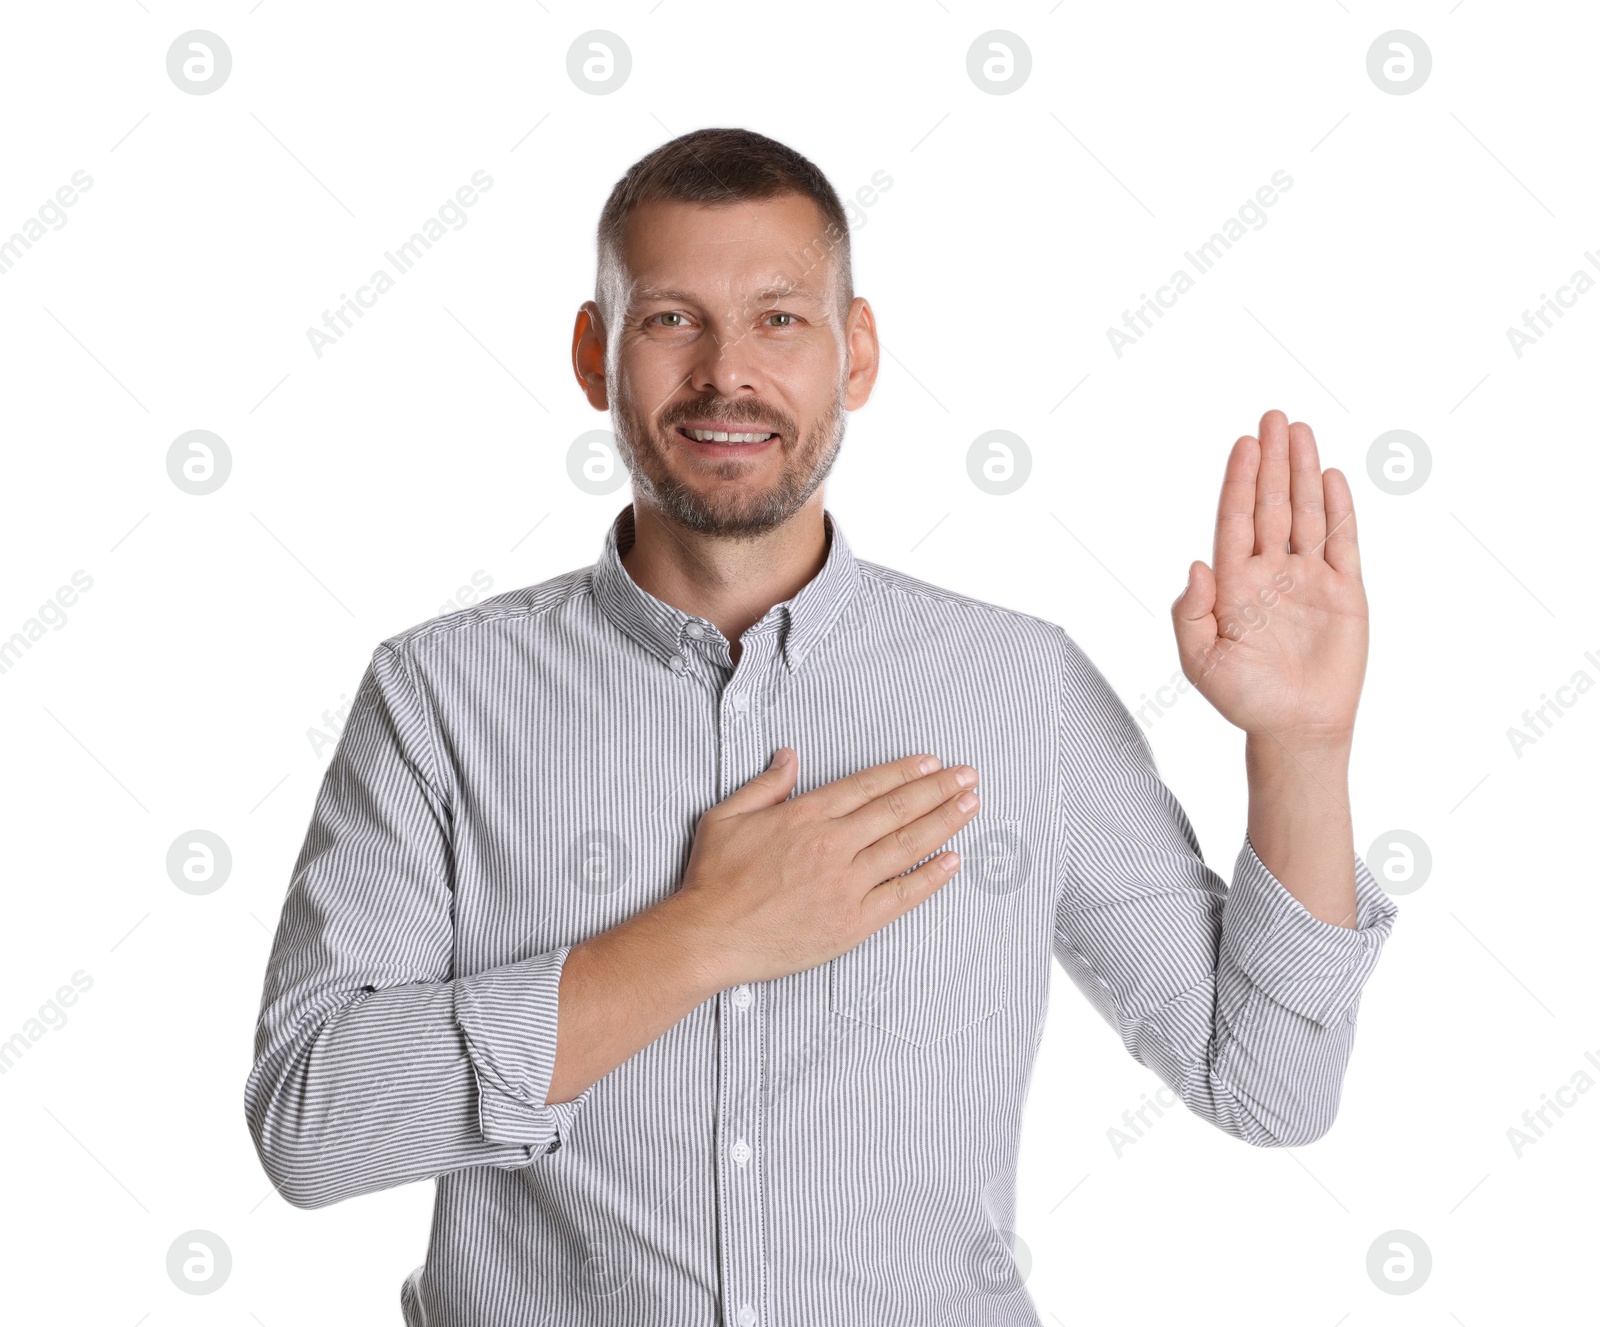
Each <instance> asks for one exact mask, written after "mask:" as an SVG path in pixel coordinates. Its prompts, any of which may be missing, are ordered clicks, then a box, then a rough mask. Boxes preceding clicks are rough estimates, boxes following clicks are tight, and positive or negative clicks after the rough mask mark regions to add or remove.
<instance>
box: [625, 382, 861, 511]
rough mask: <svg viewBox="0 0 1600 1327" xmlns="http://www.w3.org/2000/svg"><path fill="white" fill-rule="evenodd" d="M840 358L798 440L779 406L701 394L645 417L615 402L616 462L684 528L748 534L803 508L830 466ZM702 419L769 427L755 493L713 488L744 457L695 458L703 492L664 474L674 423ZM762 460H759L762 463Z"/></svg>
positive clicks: (836, 437) (676, 442)
mask: <svg viewBox="0 0 1600 1327" xmlns="http://www.w3.org/2000/svg"><path fill="white" fill-rule="evenodd" d="M847 381H848V363H847V364H846V366H845V369H844V371H842V372H841V373H840V376H839V383H838V387H837V389H836V391H835V392H834V398H833V401H832V402H831V403H830V404H829V406H828V409H827V410H825V411H824V412H823V413H822V415H821V416H820V417H819V418H818V419H817V421H816V423H815V424H813V425H812V427H811V428H810V430H809V431H808V432H807V433H806V436H805V437H804V438H803V439H798V438H797V431H798V426H797V425H796V424H795V421H794V420H793V419H792V418H791V417H789V416H788V415H785V414H783V413H782V412H781V411H777V410H773V409H770V408H769V407H766V406H764V405H761V404H760V403H757V402H750V401H744V402H739V403H733V402H728V401H724V400H722V399H721V398H720V397H702V398H699V399H697V400H692V401H684V402H680V403H677V404H674V405H670V406H668V407H666V408H665V409H663V410H662V411H661V413H660V415H659V416H658V417H657V418H656V419H655V420H653V421H652V420H649V419H646V418H644V417H643V416H641V415H640V414H639V412H638V411H637V410H635V409H634V405H633V402H632V401H631V400H629V401H620V400H619V401H616V402H615V403H614V405H613V409H612V411H611V420H612V431H613V432H614V433H615V434H616V436H617V449H618V451H620V452H621V454H622V460H623V464H624V465H626V466H627V467H628V473H629V474H630V475H631V476H632V478H633V487H634V492H635V496H636V498H637V499H638V500H642V501H644V502H648V503H649V504H650V505H651V506H652V507H654V508H655V509H656V511H657V512H659V513H660V515H661V516H662V518H663V519H664V520H667V521H670V522H672V523H673V524H675V525H677V526H679V527H680V528H682V529H685V530H693V531H695V532H696V533H698V534H708V535H715V536H720V537H722V538H728V539H753V538H755V537H756V536H758V535H762V534H765V533H766V532H767V531H768V530H771V529H774V528H775V527H777V526H779V525H782V524H783V523H784V522H785V521H787V520H788V519H789V518H790V517H791V516H793V515H794V514H795V512H797V511H799V510H800V508H801V507H803V506H805V504H806V502H807V501H808V500H809V499H810V497H811V495H812V494H813V493H815V492H816V491H817V489H818V487H820V486H821V484H822V481H823V480H825V479H826V478H827V477H828V472H829V471H830V470H832V469H833V463H834V461H835V460H836V459H837V458H838V455H839V448H840V446H841V445H842V444H843V442H844V431H845V422H846V415H845V408H844V399H845V384H846V382H847ZM691 419H695V420H705V421H707V422H712V423H716V424H718V425H722V426H726V427H727V428H728V429H729V430H730V431H748V432H752V433H755V432H769V433H777V434H778V435H779V438H778V444H777V445H778V447H779V448H780V449H781V451H780V455H779V457H778V460H779V473H778V476H777V479H776V480H775V481H773V482H772V483H770V484H769V485H768V487H766V488H765V489H763V490H761V491H760V492H744V491H736V490H734V488H733V487H732V486H731V485H730V486H729V487H728V489H727V491H720V489H721V486H720V485H718V483H717V481H718V480H719V479H728V480H736V479H738V478H739V476H740V475H741V474H742V473H743V472H744V471H745V470H747V469H748V468H749V467H750V462H749V461H739V460H732V459H730V460H727V461H718V462H715V463H712V464H710V465H705V464H704V463H703V462H700V463H695V464H696V469H700V468H702V467H703V468H705V469H706V470H707V472H708V475H709V480H708V481H701V482H706V483H707V486H708V487H709V488H710V489H711V490H712V491H711V492H710V493H703V492H701V491H699V490H698V489H697V488H696V487H695V485H694V484H693V483H690V482H685V481H684V480H682V479H680V478H678V477H677V476H676V475H675V474H674V473H673V472H672V466H671V462H670V460H669V455H670V453H671V452H672V451H674V450H678V449H681V448H683V447H684V446H685V445H686V444H685V443H684V441H683V438H682V437H681V436H680V435H679V433H678V432H677V426H678V425H679V424H681V423H683V422H684V421H686V420H691ZM768 460H770V458H763V461H762V462H760V463H761V464H766V463H767V462H768Z"/></svg>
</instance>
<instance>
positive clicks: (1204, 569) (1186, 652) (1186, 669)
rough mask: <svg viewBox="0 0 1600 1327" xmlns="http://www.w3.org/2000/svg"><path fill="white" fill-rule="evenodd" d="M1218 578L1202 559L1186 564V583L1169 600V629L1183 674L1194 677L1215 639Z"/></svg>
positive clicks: (1202, 668) (1190, 678)
mask: <svg viewBox="0 0 1600 1327" xmlns="http://www.w3.org/2000/svg"><path fill="white" fill-rule="evenodd" d="M1216 607H1217V580H1216V577H1215V576H1213V575H1212V574H1211V568H1210V567H1208V566H1206V564H1205V563H1204V562H1191V563H1190V564H1189V583H1188V585H1186V586H1185V587H1184V590H1183V593H1182V594H1180V595H1179V596H1178V597H1177V598H1176V599H1174V600H1173V601H1172V630H1173V633H1174V634H1175V635H1176V636H1177V638H1178V658H1179V659H1180V660H1181V661H1182V663H1183V674H1184V676H1185V677H1187V678H1188V679H1189V680H1190V681H1191V682H1193V681H1195V680H1196V679H1197V678H1198V677H1199V676H1200V674H1201V672H1202V671H1203V670H1204V668H1205V661H1206V659H1207V657H1208V656H1209V655H1210V653H1211V650H1212V648H1213V647H1214V646H1215V645H1216V643H1217V617H1216Z"/></svg>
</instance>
